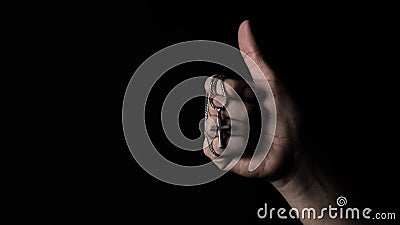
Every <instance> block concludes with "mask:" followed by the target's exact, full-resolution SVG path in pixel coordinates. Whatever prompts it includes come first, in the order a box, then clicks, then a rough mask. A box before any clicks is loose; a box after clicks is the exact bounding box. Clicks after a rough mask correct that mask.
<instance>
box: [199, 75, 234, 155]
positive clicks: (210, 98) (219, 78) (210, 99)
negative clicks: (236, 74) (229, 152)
mask: <svg viewBox="0 0 400 225" xmlns="http://www.w3.org/2000/svg"><path fill="white" fill-rule="evenodd" d="M224 79H225V77H224V76H223V75H216V76H214V77H212V79H211V82H210V88H209V90H208V92H207V94H206V101H205V119H206V121H207V119H208V116H209V115H208V104H210V106H211V107H212V108H213V109H214V110H216V111H217V125H213V126H210V127H209V128H208V130H207V123H205V128H204V130H205V132H204V133H205V136H206V138H207V143H208V148H209V149H210V152H211V153H212V154H213V155H215V156H216V157H218V156H220V154H218V153H217V152H216V151H215V149H214V148H213V146H212V140H213V138H214V136H213V135H212V136H210V134H209V133H208V132H207V131H214V132H217V134H218V148H225V147H226V145H225V143H224V142H223V140H222V137H223V133H222V132H225V131H226V130H229V129H231V126H230V125H222V111H224V110H226V106H227V104H228V101H227V97H226V93H225V86H224V81H223V80H224ZM218 82H219V83H220V85H221V91H222V97H223V103H222V105H221V106H216V105H215V104H214V97H215V95H216V88H217V84H218Z"/></svg>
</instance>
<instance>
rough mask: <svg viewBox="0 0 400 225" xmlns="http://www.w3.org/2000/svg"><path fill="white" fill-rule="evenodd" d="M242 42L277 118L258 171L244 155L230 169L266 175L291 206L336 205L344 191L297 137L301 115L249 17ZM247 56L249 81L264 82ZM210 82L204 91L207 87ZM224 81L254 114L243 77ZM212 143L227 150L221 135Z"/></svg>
mask: <svg viewBox="0 0 400 225" xmlns="http://www.w3.org/2000/svg"><path fill="white" fill-rule="evenodd" d="M238 43H239V48H240V50H241V51H242V52H243V53H244V55H247V56H248V57H249V58H250V59H251V60H252V61H254V62H255V63H256V64H257V66H258V67H259V68H260V69H261V71H262V75H263V76H265V78H266V80H267V81H268V83H269V85H270V87H271V89H272V92H273V95H274V99H275V104H276V112H277V120H276V131H275V135H274V138H273V141H272V146H271V148H270V150H269V153H268V155H267V157H266V158H265V159H264V160H263V161H262V163H261V165H260V166H259V167H258V168H257V169H256V170H254V171H249V169H248V168H249V163H250V159H251V155H250V156H243V157H242V158H241V159H240V160H239V162H238V163H237V164H236V165H235V166H234V167H233V168H232V169H231V171H233V172H235V173H237V174H240V175H242V176H245V177H252V178H259V179H265V180H267V181H269V182H271V183H272V185H273V186H274V187H275V188H276V189H277V190H278V191H279V192H280V193H281V194H282V195H283V197H284V198H285V199H286V200H287V202H288V203H289V204H290V206H291V207H294V208H297V209H302V208H306V207H313V208H315V209H316V210H318V209H321V208H324V207H327V206H328V205H329V204H330V205H334V206H335V204H336V199H337V197H338V196H341V195H343V192H341V191H340V189H339V187H338V186H337V185H336V184H335V182H334V181H333V180H332V179H331V178H330V177H329V176H327V174H324V173H323V172H322V170H320V169H319V167H318V165H317V164H316V163H315V162H314V161H312V160H311V159H310V157H309V156H308V155H307V153H306V152H305V151H303V150H302V146H301V140H300V136H299V133H300V130H299V129H300V123H301V114H300V112H299V110H298V109H297V108H296V105H295V103H294V102H293V100H292V98H291V96H290V95H289V94H288V92H287V91H286V90H285V87H284V86H283V85H282V84H281V83H280V82H279V77H278V76H277V75H276V74H275V73H274V72H273V71H272V70H271V69H270V67H269V66H268V64H267V63H266V62H265V60H264V59H263V57H262V55H261V53H260V50H259V48H258V46H257V43H256V42H255V38H254V36H253V33H252V31H251V28H250V22H249V21H248V20H246V21H244V22H243V23H242V24H241V25H240V27H239V31H238ZM249 58H247V59H246V57H244V59H245V62H246V65H248V67H249V71H250V73H251V75H252V79H253V81H254V82H253V83H252V84H250V85H252V86H257V83H259V82H256V81H258V80H261V79H260V77H258V76H260V74H259V73H258V74H257V73H254V68H252V67H253V66H251V64H250V63H248V60H249ZM207 82H209V80H208V81H207ZM207 82H206V85H205V87H206V91H207V89H208V83H207ZM225 85H229V86H230V87H232V88H233V89H234V90H235V91H236V92H237V93H238V94H239V95H241V97H242V98H243V100H244V102H245V107H246V109H247V111H248V112H249V116H250V117H251V112H252V111H253V109H254V107H255V106H254V103H252V102H254V101H253V100H254V96H253V94H252V93H251V91H250V92H249V91H247V90H248V89H246V85H245V84H244V83H243V82H242V81H238V80H234V79H226V80H225ZM261 91H262V88H261ZM261 105H262V104H261ZM261 107H263V106H261ZM209 109H210V107H209ZM209 111H210V117H211V118H213V119H214V120H216V113H215V111H214V110H212V109H210V110H209ZM225 116H226V117H225V118H229V115H225ZM225 138H226V140H224V141H229V137H225ZM213 147H214V149H215V150H216V152H218V153H219V154H220V153H222V152H223V151H224V150H225V149H220V148H218V137H217V136H216V137H214V140H213ZM203 150H204V153H205V155H207V156H208V157H209V158H210V159H215V158H216V156H215V155H213V154H211V152H210V151H209V149H208V147H205V148H204V149H203ZM302 222H303V224H357V222H359V223H360V224H366V223H365V222H366V221H357V220H340V219H336V220H332V219H329V218H327V217H325V218H324V219H320V220H310V219H302Z"/></svg>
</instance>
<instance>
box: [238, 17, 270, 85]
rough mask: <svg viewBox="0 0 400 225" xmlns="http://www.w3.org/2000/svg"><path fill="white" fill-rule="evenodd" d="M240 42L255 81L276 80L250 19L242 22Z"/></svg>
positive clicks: (245, 60) (244, 57)
mask: <svg viewBox="0 0 400 225" xmlns="http://www.w3.org/2000/svg"><path fill="white" fill-rule="evenodd" d="M238 42H239V49H240V51H241V53H242V57H243V59H244V62H245V63H246V66H247V67H248V68H249V71H250V74H251V76H252V78H253V81H255V80H260V79H265V78H266V79H267V80H268V81H275V75H274V73H273V71H272V70H271V68H270V67H269V66H268V64H267V63H266V62H265V61H264V59H263V57H262V55H261V52H260V49H259V48H258V46H257V43H256V41H255V39H254V35H253V32H252V30H251V27H250V21H249V20H245V21H243V22H242V24H240V26H239V31H238ZM261 76H264V77H261Z"/></svg>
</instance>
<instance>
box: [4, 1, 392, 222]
mask: <svg viewBox="0 0 400 225" xmlns="http://www.w3.org/2000/svg"><path fill="white" fill-rule="evenodd" d="M241 4H246V5H240V4H238V5H235V4H233V3H232V4H231V5H229V7H228V6H226V5H223V4H219V5H216V4H215V3H214V4H207V3H197V4H193V5H171V4H169V3H164V4H163V5H160V4H156V3H147V4H143V5H135V6H131V5H129V6H128V5H126V6H118V7H116V6H114V5H113V6H110V5H91V6H66V5H63V6H54V7H53V6H51V8H48V7H49V6H43V7H39V8H42V10H36V9H33V8H29V7H27V9H24V10H22V9H21V8H17V10H16V13H11V14H10V16H8V14H7V16H5V17H4V19H3V20H2V28H1V40H2V42H1V53H0V54H1V55H2V58H3V59H2V71H3V72H2V74H1V78H2V82H1V84H2V88H1V91H2V97H1V98H2V111H3V113H4V114H3V118H2V121H3V122H2V124H3V126H2V128H3V129H2V130H3V131H4V134H3V138H2V140H3V147H2V152H4V153H5V156H4V157H2V159H3V160H4V161H5V162H4V163H2V165H3V166H4V168H3V169H2V173H1V174H2V180H3V181H2V185H1V186H2V187H3V190H2V197H1V207H2V210H1V213H0V215H1V216H2V217H1V219H2V220H6V221H7V223H9V224H21V223H25V224H26V223H33V222H39V223H41V224H133V223H139V222H138V221H141V220H142V219H143V220H144V221H145V222H147V223H150V222H151V223H153V222H156V221H158V220H159V219H161V221H162V222H168V223H170V222H173V223H190V222H192V221H196V222H197V221H200V222H207V223H210V222H217V221H220V222H228V221H229V222H235V221H247V222H246V224H247V223H267V222H269V221H266V220H259V219H257V217H256V210H257V209H258V208H259V207H261V206H262V205H263V204H264V203H265V202H267V203H268V205H269V206H270V207H281V206H284V207H288V205H287V204H286V203H285V201H284V199H283V198H282V197H281V196H280V195H279V193H278V192H277V191H275V190H274V189H273V188H272V187H271V185H270V184H268V183H267V182H265V181H261V180H252V179H246V178H243V177H239V176H237V175H234V174H231V173H228V174H226V175H225V176H224V177H222V178H221V179H219V180H216V181H213V182H211V183H208V184H205V185H201V186H195V187H180V186H174V185H170V184H166V183H163V182H161V181H158V180H156V179H154V178H153V177H151V176H150V175H148V174H147V173H146V172H145V171H144V170H142V169H141V168H140V167H139V165H138V164H137V163H136V162H135V160H134V159H133V157H132V156H131V154H130V152H129V149H128V148H127V146H126V143H125V140H124V136H123V131H122V122H121V119H122V118H121V114H122V112H121V108H122V101H123V96H124V91H125V88H126V87H127V84H128V82H129V79H130V78H131V76H132V74H133V73H134V71H135V70H136V68H137V67H138V66H139V65H140V64H141V63H142V62H143V61H144V60H145V59H146V58H147V57H149V56H151V55H152V54H153V53H155V52H157V51H158V50H160V49H162V48H164V47H167V46H169V45H171V44H175V43H178V42H181V41H187V40H197V39H207V40H215V41H220V42H223V43H227V44H230V45H233V46H237V28H238V26H239V24H240V23H241V21H243V20H244V19H251V20H252V22H253V25H254V30H255V34H256V38H257V40H258V41H259V42H260V45H261V47H262V49H263V52H264V54H265V57H266V59H267V62H268V63H270V65H271V67H272V68H273V69H274V70H275V72H276V73H277V74H279V75H280V76H281V77H282V79H283V81H284V82H285V83H286V84H287V86H288V87H289V89H290V90H291V92H292V94H293V95H294V96H295V98H296V100H297V102H298V103H299V105H300V106H301V109H302V110H303V112H304V113H305V115H306V118H305V119H306V131H305V134H304V135H305V136H306V138H307V147H309V149H310V151H312V152H314V154H313V155H314V157H315V160H318V161H322V162H324V163H323V164H324V165H325V166H326V167H327V168H330V171H331V172H333V174H334V175H335V176H336V177H337V178H338V179H339V180H340V181H341V182H342V184H344V187H345V192H344V193H343V195H344V196H346V197H348V200H349V202H359V203H361V204H363V205H365V206H367V207H370V208H373V209H376V211H387V212H392V211H395V212H397V213H399V207H398V204H397V201H398V193H397V191H398V188H399V186H398V184H395V182H396V180H397V178H398V176H397V170H398V159H397V157H396V155H397V151H398V137H397V135H398V133H399V132H398V131H397V127H398V114H397V112H396V111H397V109H395V108H396V107H397V105H398V99H397V96H398V95H397V90H398V87H397V82H395V79H396V77H397V76H398V68H397V67H396V66H397V65H398V60H399V59H398V48H397V47H398V46H397V45H398V37H397V36H395V31H396V29H398V23H397V22H396V19H398V18H396V17H397V15H396V14H395V12H394V10H393V9H394V8H393V7H391V6H384V5H379V6H377V5H357V6H349V5H340V6H339V5H301V8H300V6H299V5H289V4H288V5H285V6H276V5H272V4H267V5H266V6H261V5H257V4H250V3H248V2H246V3H241ZM6 11H7V10H6ZM223 70H224V69H223V68H220V67H218V66H215V65H210V64H207V63H203V64H202V63H193V64H191V65H189V64H188V65H183V66H180V67H177V68H174V69H173V70H171V71H169V72H168V73H167V74H166V78H163V79H164V80H170V79H171V80H170V81H171V82H172V83H165V88H166V89H162V90H161V91H159V92H157V91H153V94H154V97H153V100H151V103H149V104H152V105H153V107H155V108H156V106H157V105H158V103H159V102H160V98H161V99H162V96H163V94H165V93H168V86H169V87H172V86H173V83H174V82H179V81H180V80H184V79H186V78H188V77H190V76H192V75H193V76H195V75H211V74H213V73H215V72H219V71H223ZM159 86H160V88H162V87H163V83H162V82H160V83H159ZM164 97H165V96H164ZM157 99H158V100H157ZM183 110H184V113H182V115H186V114H188V113H189V114H191V115H193V119H192V120H191V121H187V124H186V123H185V124H186V126H183V127H182V129H183V131H184V132H185V134H187V135H188V136H191V135H193V134H196V132H198V124H197V123H198V119H199V118H200V117H201V116H202V113H203V102H202V101H201V100H199V99H197V100H195V101H192V102H190V103H188V105H187V106H185V107H184V109H183ZM199 112H200V113H199ZM151 116H152V118H154V116H155V120H154V121H153V122H151V123H150V124H149V126H152V127H154V128H157V127H158V123H159V122H157V120H156V119H158V118H157V116H158V114H157V112H153V114H152V115H151ZM182 124H183V123H182ZM192 125H193V128H194V129H193V130H192V131H191V130H190V129H189V128H190V127H192ZM153 132H154V135H156V136H157V138H160V137H159V136H160V135H158V134H162V133H161V131H160V130H155V131H153ZM161 136H162V135H161ZM157 138H156V139H157ZM157 143H158V145H161V146H166V147H165V149H163V150H162V151H163V152H166V154H167V156H168V157H170V159H171V160H173V161H176V162H182V163H188V164H191V163H200V162H206V161H207V159H206V158H205V157H204V156H203V155H202V154H197V155H193V154H195V153H193V154H190V156H189V154H187V153H176V151H173V150H172V149H173V146H172V145H171V144H168V143H167V142H166V140H165V138H163V137H161V138H160V139H159V141H158V142H157ZM169 149H171V152H173V153H168V150H169ZM183 156H185V157H183ZM292 222H294V221H275V223H292Z"/></svg>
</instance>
